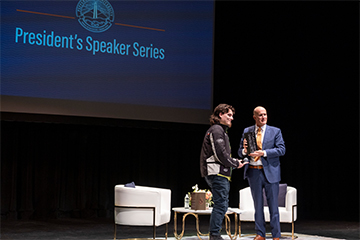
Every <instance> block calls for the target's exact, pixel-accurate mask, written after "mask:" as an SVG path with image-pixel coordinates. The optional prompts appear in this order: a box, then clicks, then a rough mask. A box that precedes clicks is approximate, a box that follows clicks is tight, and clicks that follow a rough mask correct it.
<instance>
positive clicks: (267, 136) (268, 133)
mask: <svg viewBox="0 0 360 240" xmlns="http://www.w3.org/2000/svg"><path fill="white" fill-rule="evenodd" d="M269 135H270V126H269V125H266V129H265V133H264V139H263V149H266V148H265V147H266V146H265V144H264V143H266V140H267V139H268V138H269Z"/></svg>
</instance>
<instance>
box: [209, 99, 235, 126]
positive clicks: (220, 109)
mask: <svg viewBox="0 0 360 240" xmlns="http://www.w3.org/2000/svg"><path fill="white" fill-rule="evenodd" d="M229 110H231V111H232V112H233V114H235V108H234V107H233V106H231V105H228V104H225V103H222V104H219V105H218V106H217V107H216V108H215V109H214V112H213V114H211V116H210V125H211V126H212V125H214V124H217V123H219V122H220V113H222V114H225V113H228V112H229Z"/></svg>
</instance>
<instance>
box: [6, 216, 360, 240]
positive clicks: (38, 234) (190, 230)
mask: <svg viewBox="0 0 360 240" xmlns="http://www.w3.org/2000/svg"><path fill="white" fill-rule="evenodd" d="M208 226H209V224H208V219H207V218H206V217H205V216H204V217H203V218H201V219H200V231H201V232H203V233H205V232H207V230H208ZM241 226H242V234H243V236H242V238H241V239H243V240H251V239H253V236H254V235H253V234H254V223H251V222H242V223H241ZM281 228H282V232H283V233H285V232H287V233H290V232H291V224H281ZM177 229H178V233H180V231H179V229H181V225H180V221H178V227H177ZM359 229H360V227H359V223H358V222H345V221H301V220H298V221H296V223H295V235H297V236H298V240H302V239H313V240H315V239H321V240H325V239H334V238H335V239H360V232H359ZM231 230H232V232H234V227H232V228H231ZM152 231H153V230H152V227H130V226H117V239H130V238H152V234H153V233H152ZM268 231H270V226H268ZM156 233H157V235H156V237H157V238H159V239H160V238H164V236H165V235H164V233H165V226H160V227H158V228H157V231H156ZM223 234H225V233H223ZM248 234H251V235H248ZM225 237H226V235H224V238H225ZM0 238H1V239H13V240H16V239H44V240H45V239H46V240H55V239H94V240H95V239H109V240H110V239H114V224H113V220H112V219H108V218H94V219H74V218H65V219H49V220H2V221H1V237H0ZM168 238H169V239H170V240H175V238H174V223H173V221H171V222H170V223H169V233H168ZM183 239H184V240H197V239H198V238H197V237H196V229H195V221H194V220H193V219H192V218H189V219H188V218H187V219H186V228H185V234H184V238H183ZM203 239H204V240H207V239H208V238H207V237H203ZM237 239H240V238H237ZM268 239H272V238H271V237H269V238H268ZM283 239H291V238H288V237H286V238H283Z"/></svg>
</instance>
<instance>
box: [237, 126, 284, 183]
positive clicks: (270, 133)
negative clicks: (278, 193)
mask: <svg viewBox="0 0 360 240" xmlns="http://www.w3.org/2000/svg"><path fill="white" fill-rule="evenodd" d="M246 132H255V125H254V126H251V127H248V128H245V129H244V132H243V135H242V138H241V141H240V148H239V150H238V154H239V156H240V158H246V157H248V158H250V156H244V155H243V154H242V150H243V141H244V133H246ZM262 149H263V150H265V151H266V154H267V156H266V157H261V161H262V164H263V166H264V172H265V176H266V179H267V180H268V181H269V182H270V183H275V182H280V180H281V174H280V158H279V157H280V156H283V155H284V154H285V142H284V140H283V137H282V134H281V130H280V129H279V128H276V127H272V126H269V125H266V130H265V135H264V140H263V144H262ZM248 168H249V166H248V164H246V165H245V168H244V179H245V178H247V174H246V173H247V170H248Z"/></svg>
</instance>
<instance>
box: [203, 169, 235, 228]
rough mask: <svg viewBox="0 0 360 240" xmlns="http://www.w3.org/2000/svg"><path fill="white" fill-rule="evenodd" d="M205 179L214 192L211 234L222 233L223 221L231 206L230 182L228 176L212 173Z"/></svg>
mask: <svg viewBox="0 0 360 240" xmlns="http://www.w3.org/2000/svg"><path fill="white" fill-rule="evenodd" d="M205 180H206V182H207V184H208V185H209V187H210V189H211V193H212V194H213V202H214V206H213V210H212V212H211V216H210V234H211V235H220V231H221V226H222V222H223V220H224V217H225V213H226V211H227V209H228V206H229V191H230V182H229V180H228V179H227V178H225V177H221V176H217V175H210V176H206V177H205Z"/></svg>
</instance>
